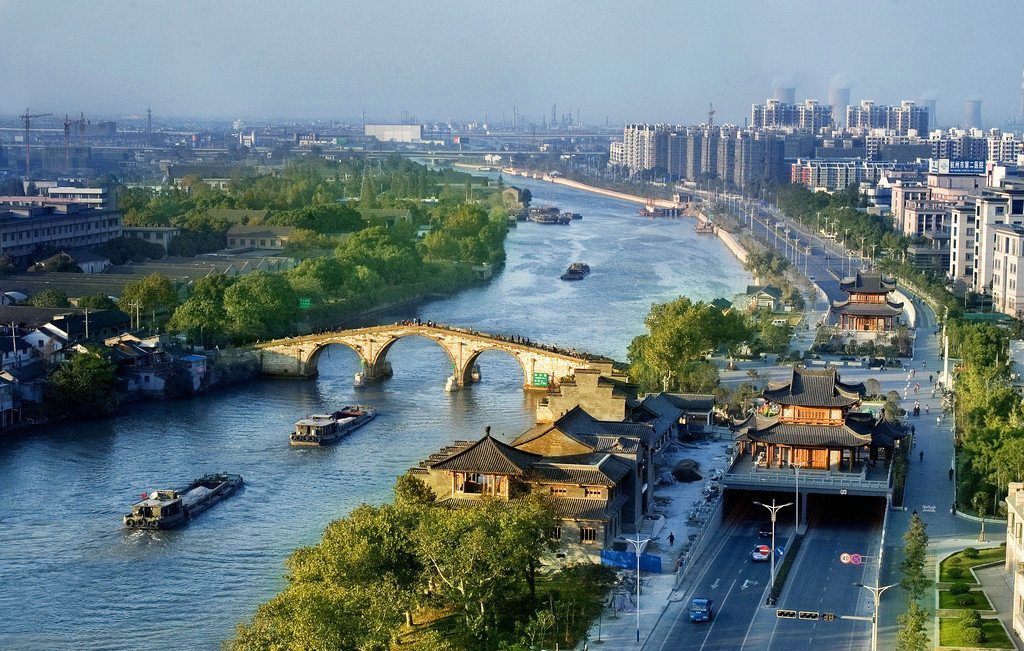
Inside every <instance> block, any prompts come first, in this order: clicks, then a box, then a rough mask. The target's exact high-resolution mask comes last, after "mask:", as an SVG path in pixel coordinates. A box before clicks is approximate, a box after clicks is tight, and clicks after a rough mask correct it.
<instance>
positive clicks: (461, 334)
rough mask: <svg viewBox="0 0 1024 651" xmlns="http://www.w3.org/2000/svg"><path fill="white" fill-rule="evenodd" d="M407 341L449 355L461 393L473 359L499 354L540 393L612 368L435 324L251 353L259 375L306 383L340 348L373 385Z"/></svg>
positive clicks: (279, 343)
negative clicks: (327, 353) (325, 356)
mask: <svg viewBox="0 0 1024 651" xmlns="http://www.w3.org/2000/svg"><path fill="white" fill-rule="evenodd" d="M410 336H419V337H426V338H427V339H430V340H431V341H435V342H437V344H438V345H439V346H441V348H442V349H443V350H444V351H445V352H446V353H448V357H450V358H451V361H452V366H453V368H454V370H455V372H454V376H455V381H456V382H457V383H458V385H459V386H460V387H461V386H465V385H467V384H469V383H470V382H471V381H472V378H471V376H472V372H473V366H474V364H475V363H476V360H477V358H478V357H479V356H480V354H481V353H483V352H485V351H488V350H500V351H504V352H506V353H508V354H509V355H511V356H512V357H514V358H515V359H516V361H518V362H519V365H520V366H521V367H522V369H523V387H524V388H526V389H545V388H547V387H548V386H551V385H556V384H558V382H559V380H560V379H561V378H563V377H568V376H571V375H573V374H574V373H575V372H576V370H577V369H584V368H595V367H606V366H607V367H610V366H611V364H612V360H610V359H608V358H606V357H600V356H596V355H590V354H587V353H580V352H577V351H572V350H566V349H561V348H556V347H553V346H546V345H542V344H537V343H533V342H531V343H524V341H522V340H518V339H512V338H510V337H507V336H502V335H493V334H488V333H485V332H477V331H475V330H470V329H467V328H455V327H451V326H445V325H441V324H436V323H435V324H432V325H424V324H422V323H421V324H414V323H410V324H405V323H402V324H395V325H384V326H373V327H369V328H359V329H356V330H339V331H336V332H322V333H318V334H313V335H307V336H304V337H292V338H287V339H277V340H275V341H268V342H264V343H261V344H257V345H256V349H257V352H258V353H259V357H260V364H261V366H262V369H263V374H264V375H269V376H279V377H300V378H309V377H316V375H317V361H318V360H319V358H320V353H322V352H323V350H324V349H325V348H326V347H327V346H329V345H330V344H341V345H343V346H348V347H349V348H351V349H352V350H354V351H356V353H357V354H358V355H359V358H360V360H361V362H362V372H363V373H364V375H365V381H367V382H375V381H379V380H382V379H384V378H386V377H387V376H389V375H390V374H391V370H390V365H389V364H388V362H387V354H388V351H389V350H390V349H391V346H393V345H394V343H395V342H396V341H398V340H399V339H402V338H404V337H410Z"/></svg>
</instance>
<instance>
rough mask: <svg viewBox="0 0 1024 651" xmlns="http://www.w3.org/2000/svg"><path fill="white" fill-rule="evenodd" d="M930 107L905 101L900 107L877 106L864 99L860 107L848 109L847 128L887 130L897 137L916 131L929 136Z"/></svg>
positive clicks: (920, 134) (871, 101)
mask: <svg viewBox="0 0 1024 651" xmlns="http://www.w3.org/2000/svg"><path fill="white" fill-rule="evenodd" d="M928 118H929V115H928V107H926V106H917V105H916V104H914V102H911V101H909V100H903V102H901V103H900V105H899V106H884V105H876V104H875V102H874V101H873V100H870V99H862V100H861V101H860V106H850V107H847V109H846V126H847V127H848V128H850V129H861V130H864V131H868V130H871V129H885V130H886V131H891V132H893V133H895V134H896V135H900V136H905V135H908V134H909V133H910V131H912V130H913V131H916V132H917V134H918V135H919V136H922V137H924V136H926V135H927V134H928Z"/></svg>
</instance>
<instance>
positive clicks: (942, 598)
mask: <svg viewBox="0 0 1024 651" xmlns="http://www.w3.org/2000/svg"><path fill="white" fill-rule="evenodd" d="M967 594H969V595H971V596H972V597H974V603H972V604H970V605H968V606H958V605H956V595H953V594H950V593H949V590H939V608H973V609H975V610H993V608H992V604H990V603H989V602H988V597H986V596H985V593H984V592H982V591H980V590H971V591H970V592H968V593H967Z"/></svg>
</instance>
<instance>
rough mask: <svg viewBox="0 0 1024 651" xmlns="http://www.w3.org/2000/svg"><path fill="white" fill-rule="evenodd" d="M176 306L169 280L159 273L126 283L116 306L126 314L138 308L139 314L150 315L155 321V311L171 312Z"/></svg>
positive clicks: (176, 297) (176, 296)
mask: <svg viewBox="0 0 1024 651" xmlns="http://www.w3.org/2000/svg"><path fill="white" fill-rule="evenodd" d="M177 304H178V292H176V291H175V290H174V285H173V284H171V281H170V279H169V278H168V277H167V276H165V275H163V274H161V273H152V274H150V275H148V276H146V277H145V278H143V279H142V280H138V281H135V282H131V283H128V284H127V285H125V286H124V290H123V291H122V292H121V299H120V300H119V301H118V303H117V305H118V307H120V308H121V310H122V311H123V312H125V313H127V314H132V312H133V311H134V310H135V309H136V308H138V310H139V314H140V315H141V314H147V313H148V314H150V315H151V318H152V319H153V322H154V324H155V321H156V312H157V310H168V311H173V310H174V307H175V306H176V305H177Z"/></svg>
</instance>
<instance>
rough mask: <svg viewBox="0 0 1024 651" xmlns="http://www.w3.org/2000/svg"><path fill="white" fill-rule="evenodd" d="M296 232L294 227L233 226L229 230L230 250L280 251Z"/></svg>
mask: <svg viewBox="0 0 1024 651" xmlns="http://www.w3.org/2000/svg"><path fill="white" fill-rule="evenodd" d="M294 230H295V227H294V226H264V225H256V226H242V225H238V226H232V227H231V228H229V229H228V235H227V239H228V248H229V249H242V248H246V249H270V250H274V251H280V250H282V249H283V248H284V245H285V243H286V242H287V241H288V237H289V236H290V235H291V234H292V231H294Z"/></svg>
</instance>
